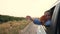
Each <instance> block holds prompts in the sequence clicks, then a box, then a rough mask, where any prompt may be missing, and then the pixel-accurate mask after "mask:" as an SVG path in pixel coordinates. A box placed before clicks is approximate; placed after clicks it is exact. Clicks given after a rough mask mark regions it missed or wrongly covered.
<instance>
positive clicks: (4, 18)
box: [0, 15, 25, 23]
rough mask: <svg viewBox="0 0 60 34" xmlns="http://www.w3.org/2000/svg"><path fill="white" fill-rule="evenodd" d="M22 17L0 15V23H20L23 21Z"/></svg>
mask: <svg viewBox="0 0 60 34" xmlns="http://www.w3.org/2000/svg"><path fill="white" fill-rule="evenodd" d="M24 19H25V18H24V17H14V16H8V15H0V23H2V22H8V21H14V20H16V21H19V20H20V21H21V20H24Z"/></svg>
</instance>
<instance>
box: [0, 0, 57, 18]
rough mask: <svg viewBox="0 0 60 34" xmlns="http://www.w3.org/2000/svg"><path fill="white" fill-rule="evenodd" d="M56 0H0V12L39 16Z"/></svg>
mask: <svg viewBox="0 0 60 34" xmlns="http://www.w3.org/2000/svg"><path fill="white" fill-rule="evenodd" d="M56 1H57V0H0V14H2V15H10V16H16V17H25V16H27V15H29V16H31V17H41V16H42V15H43V14H44V12H45V11H46V10H49V9H50V7H51V6H52V5H53V4H54V3H55V2H56Z"/></svg>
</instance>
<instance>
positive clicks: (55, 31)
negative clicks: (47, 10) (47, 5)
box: [51, 3, 60, 34]
mask: <svg viewBox="0 0 60 34" xmlns="http://www.w3.org/2000/svg"><path fill="white" fill-rule="evenodd" d="M59 22H60V3H58V4H57V5H56V7H55V9H54V12H53V15H52V24H51V30H52V32H51V33H52V34H59V29H60V28H59V25H60V23H59Z"/></svg>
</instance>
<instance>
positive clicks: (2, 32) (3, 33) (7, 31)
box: [0, 20, 29, 34]
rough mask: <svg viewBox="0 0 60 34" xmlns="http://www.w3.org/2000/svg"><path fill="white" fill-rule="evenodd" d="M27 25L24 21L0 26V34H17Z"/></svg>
mask: <svg viewBox="0 0 60 34" xmlns="http://www.w3.org/2000/svg"><path fill="white" fill-rule="evenodd" d="M28 24H29V22H28V21H26V20H23V21H10V22H7V23H3V24H0V34H19V30H22V29H24V28H25V27H26V26H27V25H28Z"/></svg>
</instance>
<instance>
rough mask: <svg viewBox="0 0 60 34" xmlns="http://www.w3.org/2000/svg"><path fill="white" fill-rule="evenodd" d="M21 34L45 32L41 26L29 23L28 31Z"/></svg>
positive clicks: (41, 33)
mask: <svg viewBox="0 0 60 34" xmlns="http://www.w3.org/2000/svg"><path fill="white" fill-rule="evenodd" d="M22 34H46V32H45V30H44V28H43V26H42V25H36V24H34V23H31V24H30V25H29V27H28V29H27V30H26V31H25V32H23V33H22Z"/></svg>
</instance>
